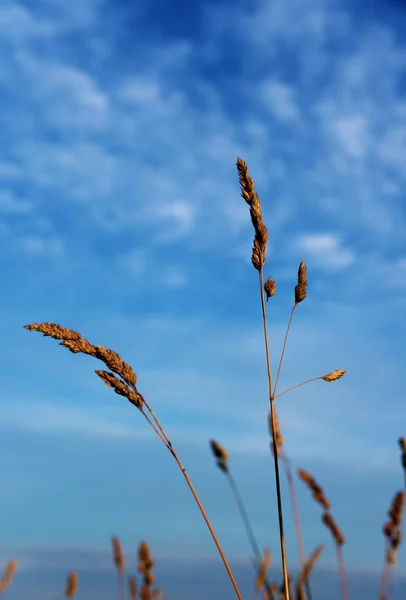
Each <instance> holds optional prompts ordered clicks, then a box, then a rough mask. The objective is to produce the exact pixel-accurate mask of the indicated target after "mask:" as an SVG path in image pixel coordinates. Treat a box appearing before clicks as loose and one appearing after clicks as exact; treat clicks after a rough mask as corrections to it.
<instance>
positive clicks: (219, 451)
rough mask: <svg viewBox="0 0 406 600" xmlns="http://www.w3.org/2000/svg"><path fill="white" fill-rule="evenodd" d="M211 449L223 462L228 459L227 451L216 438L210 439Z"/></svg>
mask: <svg viewBox="0 0 406 600" xmlns="http://www.w3.org/2000/svg"><path fill="white" fill-rule="evenodd" d="M210 446H211V450H212V452H213V454H214V456H215V457H216V458H218V459H220V460H222V461H224V462H227V461H228V459H229V456H228V452H227V450H225V448H223V446H221V445H220V444H219V443H218V442H216V440H210Z"/></svg>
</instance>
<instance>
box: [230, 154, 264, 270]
mask: <svg viewBox="0 0 406 600" xmlns="http://www.w3.org/2000/svg"><path fill="white" fill-rule="evenodd" d="M237 170H238V176H239V181H240V186H241V196H242V197H243V198H244V200H245V201H246V203H247V204H248V205H249V207H250V215H251V222H252V224H253V226H254V231H255V239H254V245H253V248H252V257H251V261H252V264H253V266H254V268H255V269H256V270H257V271H260V270H261V269H262V267H263V266H264V264H265V255H266V245H267V243H268V230H267V228H266V227H265V224H264V221H263V219H262V214H261V203H260V200H259V197H258V194H257V193H256V192H255V186H254V181H253V179H252V177H250V175H249V173H248V167H247V164H246V163H245V162H244V161H243V160H242V159H241V158H239V157H238V158H237Z"/></svg>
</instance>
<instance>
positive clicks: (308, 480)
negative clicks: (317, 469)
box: [297, 469, 314, 487]
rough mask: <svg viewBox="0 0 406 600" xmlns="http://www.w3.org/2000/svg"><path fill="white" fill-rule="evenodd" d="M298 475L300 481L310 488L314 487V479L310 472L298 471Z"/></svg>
mask: <svg viewBox="0 0 406 600" xmlns="http://www.w3.org/2000/svg"><path fill="white" fill-rule="evenodd" d="M297 474H298V476H299V477H300V479H301V480H302V481H304V483H306V484H307V485H308V486H309V487H312V483H313V481H314V479H313V477H312V476H311V475H310V473H309V472H308V471H305V469H298V470H297Z"/></svg>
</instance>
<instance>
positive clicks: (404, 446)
mask: <svg viewBox="0 0 406 600" xmlns="http://www.w3.org/2000/svg"><path fill="white" fill-rule="evenodd" d="M399 446H400V449H401V450H402V452H404V453H405V454H406V439H405V438H404V437H401V438H399Z"/></svg>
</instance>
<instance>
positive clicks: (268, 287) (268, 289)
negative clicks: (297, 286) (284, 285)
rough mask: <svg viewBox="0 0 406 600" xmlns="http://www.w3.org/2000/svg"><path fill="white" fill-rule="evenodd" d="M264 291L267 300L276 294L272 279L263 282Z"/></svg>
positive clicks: (274, 283) (274, 282)
mask: <svg viewBox="0 0 406 600" xmlns="http://www.w3.org/2000/svg"><path fill="white" fill-rule="evenodd" d="M264 290H265V293H266V299H267V300H269V298H272V296H275V294H276V281H274V280H273V279H272V277H268V279H267V280H266V282H265V285H264Z"/></svg>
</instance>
